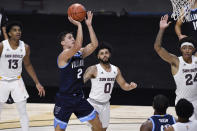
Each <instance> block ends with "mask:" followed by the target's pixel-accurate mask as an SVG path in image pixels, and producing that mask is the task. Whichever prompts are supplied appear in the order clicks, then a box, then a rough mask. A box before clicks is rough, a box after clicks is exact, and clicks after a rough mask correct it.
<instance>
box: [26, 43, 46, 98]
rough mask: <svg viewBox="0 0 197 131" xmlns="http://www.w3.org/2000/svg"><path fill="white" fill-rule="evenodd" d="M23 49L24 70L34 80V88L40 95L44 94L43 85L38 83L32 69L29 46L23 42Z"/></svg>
mask: <svg viewBox="0 0 197 131" xmlns="http://www.w3.org/2000/svg"><path fill="white" fill-rule="evenodd" d="M25 50H26V55H25V57H24V59H23V62H24V66H25V69H26V71H27V72H28V74H29V75H30V76H31V78H32V79H33V81H34V82H35V84H36V88H37V89H38V92H39V93H38V94H39V95H40V96H45V90H44V87H43V86H42V85H41V84H40V82H39V80H38V78H37V75H36V73H35V71H34V68H33V66H32V64H31V61H30V47H29V46H28V45H27V44H25Z"/></svg>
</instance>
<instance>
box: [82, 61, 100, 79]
mask: <svg viewBox="0 0 197 131" xmlns="http://www.w3.org/2000/svg"><path fill="white" fill-rule="evenodd" d="M96 75H97V68H96V66H95V65H93V66H90V67H88V68H87V69H86V71H85V73H84V75H83V81H84V83H86V82H87V81H88V80H89V79H91V78H95V77H96Z"/></svg>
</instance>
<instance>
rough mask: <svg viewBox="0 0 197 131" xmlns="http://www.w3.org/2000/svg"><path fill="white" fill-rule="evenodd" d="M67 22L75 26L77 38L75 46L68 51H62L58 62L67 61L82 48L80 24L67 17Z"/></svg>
mask: <svg viewBox="0 0 197 131" xmlns="http://www.w3.org/2000/svg"><path fill="white" fill-rule="evenodd" d="M68 19H69V21H70V22H71V23H73V24H74V25H76V26H77V36H76V40H75V44H74V45H73V47H71V48H70V49H67V50H64V51H63V52H62V53H61V54H60V55H59V61H64V62H67V61H68V59H70V58H71V57H72V56H73V55H74V54H76V53H77V51H79V50H80V49H81V47H82V43H83V31H82V25H81V23H80V22H78V21H75V20H73V19H72V18H71V17H68Z"/></svg>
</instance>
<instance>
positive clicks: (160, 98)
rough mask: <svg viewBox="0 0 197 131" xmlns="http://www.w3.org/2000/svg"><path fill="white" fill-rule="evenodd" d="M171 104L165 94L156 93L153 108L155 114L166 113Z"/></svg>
mask: <svg viewBox="0 0 197 131" xmlns="http://www.w3.org/2000/svg"><path fill="white" fill-rule="evenodd" d="M168 106H169V100H168V98H167V97H166V96H164V95H156V96H155V97H154V99H153V108H154V110H155V112H154V114H155V115H165V114H166V110H167V108H168Z"/></svg>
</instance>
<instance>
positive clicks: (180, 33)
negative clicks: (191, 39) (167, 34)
mask: <svg viewBox="0 0 197 131" xmlns="http://www.w3.org/2000/svg"><path fill="white" fill-rule="evenodd" d="M182 24H183V22H182V20H180V19H179V20H177V22H176V25H175V32H176V35H177V36H178V38H179V40H181V39H183V38H184V37H187V36H186V35H183V34H182V31H181V26H182Z"/></svg>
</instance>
